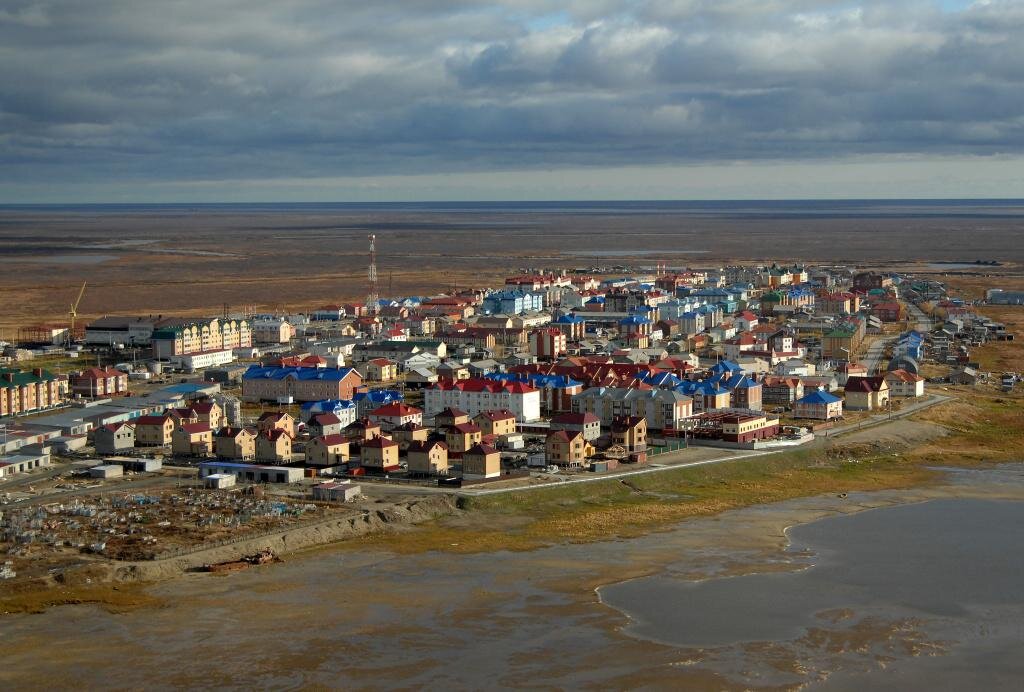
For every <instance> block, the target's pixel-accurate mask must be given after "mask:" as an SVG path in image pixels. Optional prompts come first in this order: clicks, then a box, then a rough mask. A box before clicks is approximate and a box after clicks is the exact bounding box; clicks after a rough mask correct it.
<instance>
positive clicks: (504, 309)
mask: <svg viewBox="0 0 1024 692" xmlns="http://www.w3.org/2000/svg"><path fill="white" fill-rule="evenodd" d="M481 309H482V310H483V311H484V312H485V313H489V314H492V315H496V314H501V315H519V314H521V313H524V312H535V311H537V310H543V309H544V294H543V293H540V292H536V291H520V290H504V291H495V292H494V293H491V294H490V295H488V296H487V297H485V298H484V301H483V304H482V305H481Z"/></svg>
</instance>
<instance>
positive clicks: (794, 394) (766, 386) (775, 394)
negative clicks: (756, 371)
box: [761, 375, 804, 406]
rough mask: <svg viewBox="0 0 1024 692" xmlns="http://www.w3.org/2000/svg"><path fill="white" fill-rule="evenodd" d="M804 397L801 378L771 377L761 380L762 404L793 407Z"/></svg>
mask: <svg viewBox="0 0 1024 692" xmlns="http://www.w3.org/2000/svg"><path fill="white" fill-rule="evenodd" d="M803 395H804V385H803V383H802V382H801V381H800V378H799V377H785V376H782V375H769V376H767V377H765V378H764V379H763V380H761V402H762V403H763V404H768V405H777V406H792V405H793V403H794V402H796V400H797V399H800V398H802V397H803Z"/></svg>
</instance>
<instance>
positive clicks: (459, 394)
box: [423, 377, 540, 423]
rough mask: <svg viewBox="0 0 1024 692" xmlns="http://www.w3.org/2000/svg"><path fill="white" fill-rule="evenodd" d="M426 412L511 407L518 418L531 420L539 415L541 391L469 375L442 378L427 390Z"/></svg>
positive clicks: (524, 421) (425, 396)
mask: <svg viewBox="0 0 1024 692" xmlns="http://www.w3.org/2000/svg"><path fill="white" fill-rule="evenodd" d="M423 394H424V397H423V399H424V408H425V409H426V412H427V415H435V414H436V413H439V412H440V411H442V410H444V409H445V408H449V407H454V408H459V409H462V410H464V411H466V412H467V413H469V415H471V416H475V415H476V414H478V413H480V412H481V411H492V410H495V409H508V410H509V411H511V412H512V413H513V414H515V417H516V421H517V422H519V423H528V422H532V421H535V420H537V419H538V418H540V391H539V390H538V389H536V388H534V387H531V386H530V385H528V384H526V383H523V382H499V381H497V380H489V379H486V378H472V377H471V378H470V379H468V380H460V381H458V382H452V381H441V382H438V383H437V384H436V385H434V386H433V387H430V388H428V389H427V390H425V391H424V393H423Z"/></svg>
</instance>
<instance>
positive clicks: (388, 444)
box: [359, 437, 399, 471]
mask: <svg viewBox="0 0 1024 692" xmlns="http://www.w3.org/2000/svg"><path fill="white" fill-rule="evenodd" d="M359 460H360V464H361V465H362V466H363V467H364V468H368V469H374V470H377V471H394V470H396V469H398V468H399V464H398V443H397V442H395V441H394V440H389V439H388V438H386V437H375V438H374V439H372V440H370V441H369V442H364V443H363V444H362V445H360V447H359Z"/></svg>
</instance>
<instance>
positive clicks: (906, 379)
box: [885, 370, 924, 397]
mask: <svg viewBox="0 0 1024 692" xmlns="http://www.w3.org/2000/svg"><path fill="white" fill-rule="evenodd" d="M885 381H886V382H887V383H888V385H889V393H890V394H892V396H898V397H918V396H924V378H923V377H921V376H920V375H915V374H914V373H912V372H907V371H906V370H890V371H889V372H887V373H886V374H885Z"/></svg>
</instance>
